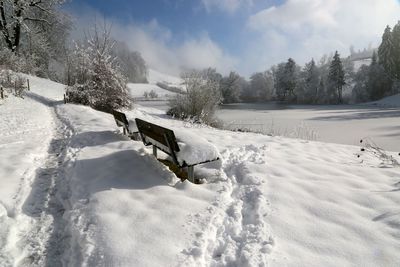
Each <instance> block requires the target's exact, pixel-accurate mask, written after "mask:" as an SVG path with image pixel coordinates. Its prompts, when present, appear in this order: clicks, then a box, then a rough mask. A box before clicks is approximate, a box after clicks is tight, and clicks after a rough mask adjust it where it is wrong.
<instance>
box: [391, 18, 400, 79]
mask: <svg viewBox="0 0 400 267" xmlns="http://www.w3.org/2000/svg"><path fill="white" fill-rule="evenodd" d="M392 44H393V50H392V53H391V57H392V60H393V61H394V62H393V63H394V66H393V78H395V79H397V80H400V21H399V22H398V23H397V24H396V25H395V26H394V27H393V30H392Z"/></svg>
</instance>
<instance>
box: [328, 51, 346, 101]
mask: <svg viewBox="0 0 400 267" xmlns="http://www.w3.org/2000/svg"><path fill="white" fill-rule="evenodd" d="M345 84H346V82H345V73H344V70H343V65H342V61H341V60H340V56H339V53H338V52H337V51H336V52H335V55H334V56H333V60H332V62H331V64H330V66H329V75H328V92H327V93H328V97H329V98H330V101H336V102H337V103H339V104H341V103H343V86H344V85H345Z"/></svg>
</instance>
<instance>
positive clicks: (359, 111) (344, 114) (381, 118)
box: [217, 97, 400, 152]
mask: <svg viewBox="0 0 400 267" xmlns="http://www.w3.org/2000/svg"><path fill="white" fill-rule="evenodd" d="M398 100H400V99H398V98H397V100H396V99H395V97H391V98H390V103H391V104H392V106H394V103H395V101H398ZM382 101H386V102H387V101H389V99H387V100H382ZM397 103H398V106H397V107H392V108H387V107H383V105H382V104H381V105H375V106H373V105H370V104H368V105H340V106H339V105H338V106H332V105H330V106H324V105H317V106H312V105H308V106H307V105H289V106H280V105H276V104H275V105H274V104H232V105H226V106H224V107H223V108H222V109H220V110H219V111H218V112H217V117H218V118H219V119H221V120H222V121H223V122H224V123H225V125H226V127H227V128H232V129H237V128H240V129H251V130H253V131H258V132H262V133H266V134H270V133H271V134H273V135H282V136H287V137H294V138H302V139H306V140H314V139H316V140H318V141H323V142H330V143H340V144H348V145H358V144H359V141H360V139H364V138H370V139H372V140H374V142H375V143H376V144H377V145H379V146H380V147H382V148H384V149H386V150H391V151H398V152H399V151H400V141H399V140H400V124H399V122H400V119H399V118H400V102H397Z"/></svg>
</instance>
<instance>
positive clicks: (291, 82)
mask: <svg viewBox="0 0 400 267" xmlns="http://www.w3.org/2000/svg"><path fill="white" fill-rule="evenodd" d="M284 83H285V91H286V93H287V94H286V95H287V96H289V97H293V98H295V97H296V94H295V93H294V90H295V88H296V62H295V61H294V60H293V59H292V58H289V59H288V61H287V63H286V65H285V69H284Z"/></svg>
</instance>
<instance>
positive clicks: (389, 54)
mask: <svg viewBox="0 0 400 267" xmlns="http://www.w3.org/2000/svg"><path fill="white" fill-rule="evenodd" d="M378 57H379V64H381V65H382V66H383V67H384V69H385V70H386V72H387V73H388V74H390V75H391V76H394V73H395V69H396V68H395V60H394V46H393V37H392V31H391V29H390V27H389V25H388V26H386V29H385V32H384V33H383V35H382V43H381V45H380V46H379V48H378Z"/></svg>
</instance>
